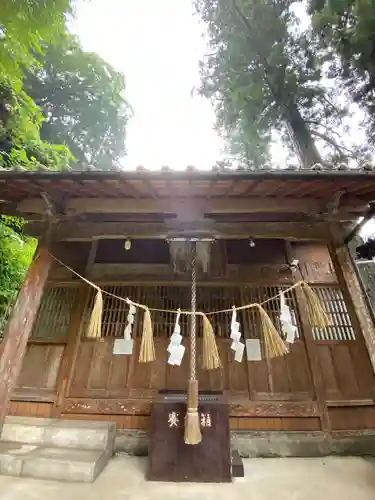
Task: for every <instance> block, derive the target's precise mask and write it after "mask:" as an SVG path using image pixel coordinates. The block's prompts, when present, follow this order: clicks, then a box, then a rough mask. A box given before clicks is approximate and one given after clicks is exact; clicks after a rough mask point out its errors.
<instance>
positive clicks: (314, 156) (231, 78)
mask: <svg viewBox="0 0 375 500" xmlns="http://www.w3.org/2000/svg"><path fill="white" fill-rule="evenodd" d="M293 4H294V2H293V1H292V0H263V1H261V2H260V1H257V0H197V1H196V8H197V11H198V13H199V14H200V16H201V17H202V19H203V20H204V21H205V22H206V23H207V27H208V35H209V42H210V49H211V50H210V55H209V56H207V57H206V58H205V60H204V61H203V62H202V63H201V76H202V85H201V89H200V90H201V93H202V94H203V95H205V96H206V97H208V98H210V99H211V100H212V101H213V102H214V103H215V106H216V113H217V126H218V128H219V130H221V131H222V133H223V135H224V136H225V137H228V138H229V149H230V150H233V149H234V151H236V150H237V151H238V150H240V152H241V155H242V157H245V158H246V159H247V163H248V164H250V165H253V166H263V165H264V164H266V163H267V162H268V161H269V143H270V139H271V136H272V133H273V132H274V131H277V132H278V133H279V134H280V135H281V136H282V137H283V140H284V142H285V143H286V144H287V145H288V146H289V147H290V148H292V149H293V150H294V151H295V153H296V154H297V155H298V157H299V159H300V161H301V163H302V165H303V166H306V167H308V166H311V165H313V164H314V163H317V162H322V157H321V154H323V153H324V158H325V159H326V160H332V159H340V160H343V159H346V158H347V157H348V156H353V155H355V154H357V152H356V151H349V150H348V149H347V148H346V147H345V146H344V144H343V143H342V142H341V141H340V138H339V137H337V129H338V127H340V126H341V125H342V119H343V117H346V116H348V110H347V109H346V107H345V106H340V105H339V104H338V102H337V99H336V93H337V92H339V90H340V89H334V90H331V91H328V90H327V88H326V87H325V86H324V85H323V84H322V67H323V64H324V61H325V57H326V54H325V53H324V52H322V51H321V50H320V47H319V46H318V44H317V43H315V41H314V39H311V38H310V37H309V34H308V33H307V32H304V31H303V30H302V28H301V26H300V25H299V21H298V19H297V18H296V16H295V15H294V13H293ZM314 138H318V140H319V141H320V142H321V150H320V151H318V148H317V146H316V144H315V140H314Z"/></svg>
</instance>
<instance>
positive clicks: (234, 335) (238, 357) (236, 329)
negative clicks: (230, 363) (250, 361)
mask: <svg viewBox="0 0 375 500" xmlns="http://www.w3.org/2000/svg"><path fill="white" fill-rule="evenodd" d="M240 326H241V325H240V323H239V322H238V321H237V310H236V308H235V307H234V306H233V307H232V319H231V322H230V338H231V339H232V345H231V346H230V348H231V349H232V350H233V351H234V360H235V361H237V362H238V363H241V361H242V357H243V351H244V349H245V344H243V343H242V342H241V341H240V339H241V332H240Z"/></svg>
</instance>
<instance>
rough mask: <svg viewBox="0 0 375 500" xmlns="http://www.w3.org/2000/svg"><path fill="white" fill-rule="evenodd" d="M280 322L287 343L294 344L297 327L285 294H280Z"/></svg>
mask: <svg viewBox="0 0 375 500" xmlns="http://www.w3.org/2000/svg"><path fill="white" fill-rule="evenodd" d="M280 322H281V331H282V332H283V334H284V335H285V336H286V338H285V340H286V342H289V343H290V344H293V342H294V341H295V338H296V333H297V327H296V325H295V321H294V320H293V316H292V311H291V309H290V307H289V306H288V305H287V303H286V298H285V294H284V293H283V292H280Z"/></svg>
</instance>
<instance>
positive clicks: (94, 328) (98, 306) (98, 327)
mask: <svg viewBox="0 0 375 500" xmlns="http://www.w3.org/2000/svg"><path fill="white" fill-rule="evenodd" d="M102 315H103V295H102V291H101V290H100V288H96V296H95V301H94V307H93V308H92V313H91V316H90V321H89V325H88V327H87V333H86V337H87V338H89V339H100V337H101V336H102Z"/></svg>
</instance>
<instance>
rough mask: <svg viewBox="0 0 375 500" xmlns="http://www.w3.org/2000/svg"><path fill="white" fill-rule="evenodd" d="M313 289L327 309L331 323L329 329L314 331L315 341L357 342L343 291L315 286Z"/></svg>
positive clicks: (336, 288)
mask: <svg viewBox="0 0 375 500" xmlns="http://www.w3.org/2000/svg"><path fill="white" fill-rule="evenodd" d="M313 289H314V291H315V293H316V294H317V295H318V297H319V299H320V301H321V303H322V304H323V306H324V307H325V310H326V312H327V314H328V318H329V321H330V326H328V328H314V329H313V336H314V339H315V340H335V341H337V340H355V338H356V335H355V331H354V328H353V326H352V324H351V321H350V316H349V313H348V310H347V307H346V304H345V300H344V297H343V294H342V291H341V289H340V288H338V287H334V286H315V287H313Z"/></svg>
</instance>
